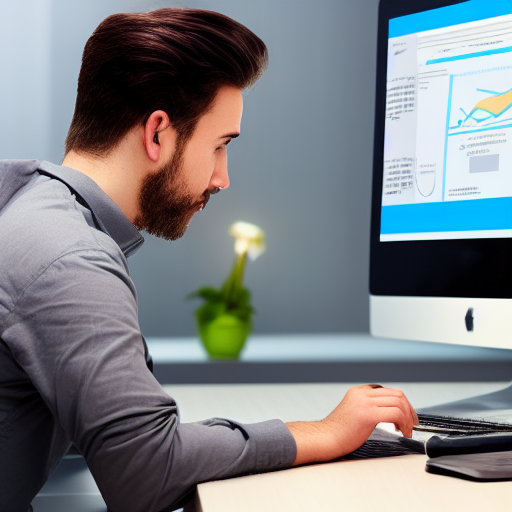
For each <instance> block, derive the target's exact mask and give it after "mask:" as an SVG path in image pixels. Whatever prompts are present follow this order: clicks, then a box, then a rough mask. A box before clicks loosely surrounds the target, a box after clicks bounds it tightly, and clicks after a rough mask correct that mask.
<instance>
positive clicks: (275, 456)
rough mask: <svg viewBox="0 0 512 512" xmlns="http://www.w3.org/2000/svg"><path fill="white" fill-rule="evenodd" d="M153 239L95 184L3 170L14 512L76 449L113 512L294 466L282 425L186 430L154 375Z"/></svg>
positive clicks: (1, 268) (6, 470)
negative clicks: (142, 317)
mask: <svg viewBox="0 0 512 512" xmlns="http://www.w3.org/2000/svg"><path fill="white" fill-rule="evenodd" d="M142 242H143V239H142V237H141V235H140V234H139V232H138V231H137V230H136V229H135V228H134V226H133V225H132V224H131V223H130V222H129V221H128V219H127V218H126V217H125V216H124V214H123V213H122V212H121V210H120V209H119V208H118V207H117V205H116V204H115V203H114V202H113V201H112V200H111V199H110V198H109V197H108V196H107V195H106V194H105V193H104V192H103V191H102V190H101V189H100V188H99V187H98V186H97V185H96V183H95V182H94V181H92V180H91V179H90V178H88V177H87V176H85V175H84V174H82V173H80V172H78V171H75V170H73V169H69V168H66V167H60V166H56V165H53V164H50V163H48V162H38V161H4V162H0V509H1V511H2V512H26V510H27V508H28V505H29V503H30V501H31V500H32V499H33V497H34V496H35V495H36V494H37V492H38V490H39V489H40V488H41V486H42V485H43V484H44V482H45V481H46V479H47V478H48V476H49V474H50V473H51V471H52V470H53V469H54V468H55V466H56V465H57V463H58V462H59V460H60V459H61V457H62V456H63V454H64V453H65V451H66V449H67V447H68V446H69V443H70V441H72V442H73V443H74V444H75V445H76V446H77V447H78V449H79V450H80V452H81V453H82V454H83V456H84V457H85V459H86V461H87V464H88V466H89V468H90V470H91V473H92V475H93V476H94V478H95V480H96V483H97V484H98V487H99V489H100V491H101V493H102V495H103V498H104V499H105V501H106V503H107V505H108V507H109V509H110V510H111V511H112V512H116V511H119V512H130V511H137V512H141V511H144V512H150V511H159V510H172V508H173V506H174V505H175V504H176V503H178V502H179V500H180V499H182V498H183V497H184V496H186V494H187V493H188V492H190V491H191V490H192V489H193V487H194V485H195V484H197V483H199V482H202V481H207V480H213V479H218V478H225V477H229V476H234V475H239V474H243V473H249V472H260V471H266V470H270V469H280V468H285V467H288V466H290V465H291V464H292V462H293V460H294V458H295V455H296V446H295V442H294V440H293V437H292V436H291V434H290V432H289V431H288V429H287V428H286V426H285V425H284V424H283V423H282V422H281V421H279V420H271V421H268V422H263V423H256V424H251V425H243V424H240V423H237V422H234V421H229V420H225V419H218V418H216V419H210V420H206V421H203V422H198V423H180V419H179V412H178V407H177V405H176V403H175V401H174V400H173V399H172V398H171V397H170V396H168V395H167V394H166V393H165V392H164V390H163V389H162V387H161V386H160V385H159V384H158V382H157V381H156V379H155V378H154V377H153V375H152V373H151V372H150V370H149V369H148V367H147V364H146V355H145V348H144V343H143V340H142V336H141V332H140V329H139V324H138V315H137V297H136V291H135V287H134V284H133V282H132V280H131V278H130V275H129V270H128V264H127V260H126V258H127V256H129V255H130V254H132V253H133V252H134V251H135V250H137V249H138V247H140V245H141V244H142Z"/></svg>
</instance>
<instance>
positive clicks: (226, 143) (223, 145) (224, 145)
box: [215, 139, 231, 151]
mask: <svg viewBox="0 0 512 512" xmlns="http://www.w3.org/2000/svg"><path fill="white" fill-rule="evenodd" d="M230 142H231V139H229V140H227V141H226V142H224V144H221V145H220V146H219V147H217V148H215V151H219V150H221V149H224V148H225V147H226V146H227V145H228V144H229V143H230Z"/></svg>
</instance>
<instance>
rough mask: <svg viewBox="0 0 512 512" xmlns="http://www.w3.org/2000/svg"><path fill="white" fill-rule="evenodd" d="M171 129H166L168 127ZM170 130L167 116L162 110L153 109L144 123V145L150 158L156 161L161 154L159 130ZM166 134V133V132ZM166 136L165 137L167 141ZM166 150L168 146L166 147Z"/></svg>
mask: <svg viewBox="0 0 512 512" xmlns="http://www.w3.org/2000/svg"><path fill="white" fill-rule="evenodd" d="M169 127H170V128H171V130H168V128H169ZM164 130H166V131H172V126H171V121H170V120H169V116H168V115H167V114H166V113H165V112H164V111H163V110H155V112H153V113H152V114H151V115H150V116H149V117H148V120H147V121H146V124H145V125H144V147H145V149H146V154H147V156H148V158H149V159H150V160H152V161H153V162H157V161H158V160H159V158H160V156H161V154H162V141H161V139H162V137H161V136H160V132H163V131H164ZM166 135H168V134H166ZM167 139H168V137H165V140H166V141H167ZM166 149H167V150H168V149H169V148H166Z"/></svg>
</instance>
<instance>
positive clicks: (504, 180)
mask: <svg viewBox="0 0 512 512" xmlns="http://www.w3.org/2000/svg"><path fill="white" fill-rule="evenodd" d="M511 107H512V0H468V1H461V0H381V3H380V8H379V32H378V61H377V96H376V118H375V123H376V124H375V148H374V179H373V183H374V185H373V199H372V201H373V202H372V225H371V253H370V326H371V332H372V334H373V335H375V336H381V337H392V338H404V339H410V340H424V341H433V342H446V343H456V344H466V345H478V346H484V347H496V348H508V349H512V108H511Z"/></svg>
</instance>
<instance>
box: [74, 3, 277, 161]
mask: <svg viewBox="0 0 512 512" xmlns="http://www.w3.org/2000/svg"><path fill="white" fill-rule="evenodd" d="M266 64H267V49H266V46H265V44H264V43H263V41H261V39H259V38H258V37H257V36H256V35H255V34H254V33H252V32H251V31H250V30H249V29H248V28H246V27H244V26H243V25H241V24H240V23H238V22H236V21H234V20H232V19H231V18H228V17H227V16H224V15H222V14H219V13H216V12H211V11H204V10H199V9H180V8H169V9H159V10H156V11H150V12H147V13H120V14H114V15H112V16H109V17H108V18H106V19H105V20H103V22H102V23H100V25H99V26H98V28H97V29H96V30H95V31H94V33H93V34H92V36H91V37H90V38H89V40H88V41H87V44H86V45H85V49H84V53H83V57H82V67H81V69H80V75H79V78H78V91H77V99H76V105H75V112H74V115H73V120H72V122H71V126H70V129H69V133H68V136H67V139H66V153H68V152H69V151H71V150H74V151H77V152H79V153H80V152H81V153H87V154H91V155H95V156H99V157H102V156H105V155H106V154H107V153H108V152H109V151H110V150H111V149H113V148H114V147H115V146H116V145H117V144H118V143H119V141H120V140H121V139H122V137H123V136H124V135H125V134H126V133H127V132H128V131H129V130H130V129H132V128H133V127H134V126H136V125H143V124H145V123H146V121H147V119H148V118H149V116H150V115H151V113H152V112H155V111H157V110H163V111H164V112H166V113H167V115H168V116H169V119H170V122H171V124H172V126H173V127H174V128H175V129H176V130H177V132H178V135H179V139H178V143H181V142H182V140H186V139H187V138H188V137H190V135H191V134H192V132H193V130H194V128H195V125H196V123H197V121H198V120H199V118H200V117H201V115H203V114H204V113H205V112H206V111H207V110H208V108H209V107H210V105H211V104H212V102H213V100H214V98H215V96H216V94H217V91H218V90H219V88H220V87H221V86H232V87H236V88H238V89H240V90H243V89H246V88H247V87H249V86H251V85H252V84H253V83H255V82H256V81H257V79H258V78H259V77H260V76H261V74H262V73H263V71H264V69H265V67H266Z"/></svg>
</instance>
